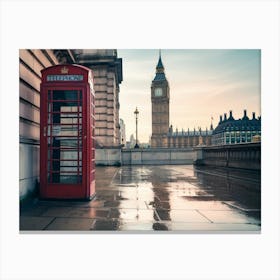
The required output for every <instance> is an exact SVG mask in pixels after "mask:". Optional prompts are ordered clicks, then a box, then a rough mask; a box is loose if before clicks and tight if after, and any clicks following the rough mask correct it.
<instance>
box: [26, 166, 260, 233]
mask: <svg viewBox="0 0 280 280" xmlns="http://www.w3.org/2000/svg"><path fill="white" fill-rule="evenodd" d="M260 199H261V192H260V174H259V173H257V172H252V171H240V170H225V169H218V168H212V169H210V168H199V169H198V168H195V167H194V166H192V165H180V166H174V165H164V166H162V165H161V166H122V167H97V169H96V197H95V198H94V199H93V200H92V201H62V200H59V201H55V200H38V199H35V200H34V201H32V203H28V204H25V205H22V206H21V211H20V230H21V232H25V231H54V232H57V231H79V232H80V231H91V232H92V233H94V232H95V231H123V232H143V233H145V232H151V231H173V232H190V233H192V232H199V233H200V232H201V233H203V232H206V233H208V232H253V233H259V232H260V230H261V221H260V204H261V203H260V202H261V201H260Z"/></svg>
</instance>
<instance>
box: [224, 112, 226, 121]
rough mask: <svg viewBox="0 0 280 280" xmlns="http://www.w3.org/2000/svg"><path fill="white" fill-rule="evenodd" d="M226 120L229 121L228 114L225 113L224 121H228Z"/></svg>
mask: <svg viewBox="0 0 280 280" xmlns="http://www.w3.org/2000/svg"><path fill="white" fill-rule="evenodd" d="M226 120H227V114H226V113H224V121H226Z"/></svg>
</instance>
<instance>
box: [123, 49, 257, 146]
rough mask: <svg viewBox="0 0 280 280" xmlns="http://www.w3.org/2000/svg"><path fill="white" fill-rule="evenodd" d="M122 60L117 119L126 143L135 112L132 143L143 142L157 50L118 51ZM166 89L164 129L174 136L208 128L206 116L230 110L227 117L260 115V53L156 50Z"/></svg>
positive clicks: (146, 139) (149, 125)
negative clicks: (121, 123) (167, 125)
mask: <svg viewBox="0 0 280 280" xmlns="http://www.w3.org/2000/svg"><path fill="white" fill-rule="evenodd" d="M118 57H120V58H122V63H123V81H122V83H121V84H120V95H119V98H120V118H122V119H123V120H124V123H125V126H126V140H127V141H128V140H129V138H130V135H131V134H134V137H135V131H136V125H135V115H134V111H135V109H136V107H137V108H138V111H139V117H138V138H139V141H140V142H141V143H148V142H149V137H150V136H151V134H152V121H151V118H152V105H151V83H152V80H153V79H154V77H155V73H156V65H157V62H158V58H159V50H156V49H131V50H124V49H119V50H118ZM161 58H162V62H163V65H164V68H165V75H166V78H167V80H168V82H169V87H170V105H169V106H170V116H169V120H170V125H171V124H172V125H173V128H174V129H176V128H178V130H179V131H181V130H182V129H184V130H185V131H187V130H188V128H189V129H190V130H193V129H194V128H195V129H198V127H201V128H202V130H205V129H206V127H207V128H208V129H209V127H210V124H211V117H213V126H214V128H215V127H216V126H217V124H218V122H219V116H220V115H224V113H227V116H229V111H230V110H232V112H233V117H234V118H235V119H239V118H242V117H243V111H244V109H246V110H247V115H248V117H249V118H251V117H252V112H255V113H256V116H259V115H260V114H261V108H260V107H261V81H260V77H261V51H260V50H256V49H253V50H250V49H246V50H184V49H173V50H171V49H169V50H165V49H163V50H161Z"/></svg>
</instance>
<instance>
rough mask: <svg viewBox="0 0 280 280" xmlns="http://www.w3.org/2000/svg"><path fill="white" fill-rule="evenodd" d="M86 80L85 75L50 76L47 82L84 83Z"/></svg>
mask: <svg viewBox="0 0 280 280" xmlns="http://www.w3.org/2000/svg"><path fill="white" fill-rule="evenodd" d="M83 79H84V76H83V75H48V76H47V82H60V81H63V82H73V81H74V82H76V81H82V80H83Z"/></svg>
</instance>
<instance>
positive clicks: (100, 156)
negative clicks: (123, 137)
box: [95, 148, 122, 166]
mask: <svg viewBox="0 0 280 280" xmlns="http://www.w3.org/2000/svg"><path fill="white" fill-rule="evenodd" d="M121 161H122V157H121V149H119V148H104V149H95V164H96V165H101V166H102V165H106V166H107V165H115V166H119V165H121Z"/></svg>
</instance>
